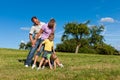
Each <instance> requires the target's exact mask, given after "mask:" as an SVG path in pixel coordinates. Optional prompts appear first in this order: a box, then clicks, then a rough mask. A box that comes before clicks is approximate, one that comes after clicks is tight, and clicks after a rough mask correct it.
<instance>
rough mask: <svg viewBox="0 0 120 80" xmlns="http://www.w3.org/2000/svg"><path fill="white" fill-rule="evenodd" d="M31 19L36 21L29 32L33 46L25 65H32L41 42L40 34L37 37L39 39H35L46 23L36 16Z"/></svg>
mask: <svg viewBox="0 0 120 80" xmlns="http://www.w3.org/2000/svg"><path fill="white" fill-rule="evenodd" d="M31 21H32V22H33V23H34V24H33V26H32V27H31V29H30V32H29V38H30V41H31V43H32V48H31V50H30V52H29V54H28V56H27V59H26V62H25V67H28V66H30V65H31V62H32V58H33V56H34V53H35V52H36V50H37V48H38V46H39V44H40V43H41V40H40V36H39V38H38V39H37V41H36V40H35V37H36V36H37V35H36V34H38V32H39V31H40V29H41V28H42V26H43V25H44V24H45V23H43V22H40V21H39V20H38V19H37V17H35V16H34V17H32V18H31Z"/></svg>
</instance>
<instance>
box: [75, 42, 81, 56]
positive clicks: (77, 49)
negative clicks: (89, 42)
mask: <svg viewBox="0 0 120 80" xmlns="http://www.w3.org/2000/svg"><path fill="white" fill-rule="evenodd" d="M80 46H81V44H78V45H77V47H76V50H75V54H77V53H78V51H79V48H80Z"/></svg>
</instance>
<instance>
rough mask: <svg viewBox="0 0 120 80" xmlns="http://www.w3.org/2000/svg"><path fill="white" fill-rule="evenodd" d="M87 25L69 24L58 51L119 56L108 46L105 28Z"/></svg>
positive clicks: (65, 27) (66, 26) (65, 28)
mask: <svg viewBox="0 0 120 80" xmlns="http://www.w3.org/2000/svg"><path fill="white" fill-rule="evenodd" d="M88 23H89V21H87V22H86V23H74V22H72V23H67V24H66V25H65V26H64V34H63V36H62V38H61V41H62V43H60V44H57V46H56V50H57V51H60V52H75V53H98V54H118V51H117V50H116V49H115V48H114V47H112V46H111V45H108V44H106V43H105V42H104V41H105V40H104V36H103V35H101V34H102V32H103V31H104V26H103V25H100V26H91V27H88Z"/></svg>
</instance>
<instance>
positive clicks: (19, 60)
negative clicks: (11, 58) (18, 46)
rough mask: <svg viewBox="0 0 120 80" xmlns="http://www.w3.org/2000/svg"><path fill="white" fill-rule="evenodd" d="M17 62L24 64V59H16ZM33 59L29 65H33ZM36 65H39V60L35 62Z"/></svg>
mask: <svg viewBox="0 0 120 80" xmlns="http://www.w3.org/2000/svg"><path fill="white" fill-rule="evenodd" d="M18 62H21V63H23V64H24V65H25V62H26V59H18ZM33 63H34V60H32V62H31V65H33ZM36 65H37V67H38V66H39V62H36Z"/></svg>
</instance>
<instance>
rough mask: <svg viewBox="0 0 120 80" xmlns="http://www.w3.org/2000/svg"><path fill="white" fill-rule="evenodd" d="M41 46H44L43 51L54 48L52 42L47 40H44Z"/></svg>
mask: <svg viewBox="0 0 120 80" xmlns="http://www.w3.org/2000/svg"><path fill="white" fill-rule="evenodd" d="M42 44H45V47H44V50H46V51H52V47H53V46H54V42H53V41H50V40H49V39H45V40H44V41H43V42H42Z"/></svg>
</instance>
